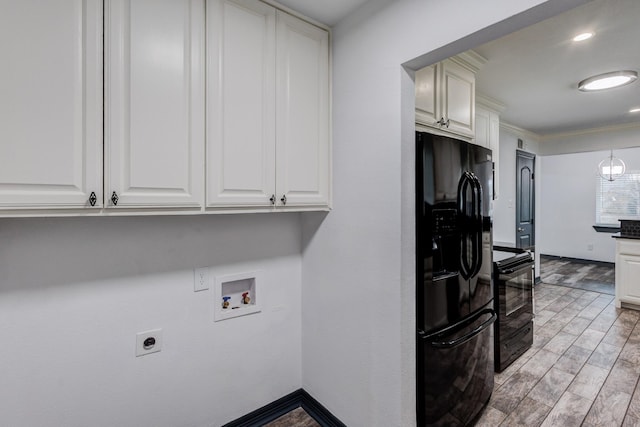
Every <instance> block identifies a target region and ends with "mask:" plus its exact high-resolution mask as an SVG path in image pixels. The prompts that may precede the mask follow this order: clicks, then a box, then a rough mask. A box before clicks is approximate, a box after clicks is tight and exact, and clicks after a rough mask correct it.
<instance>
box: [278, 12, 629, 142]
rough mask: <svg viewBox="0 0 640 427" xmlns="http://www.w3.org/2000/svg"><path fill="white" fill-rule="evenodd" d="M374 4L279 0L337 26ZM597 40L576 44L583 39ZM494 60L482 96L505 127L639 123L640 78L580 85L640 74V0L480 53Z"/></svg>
mask: <svg viewBox="0 0 640 427" xmlns="http://www.w3.org/2000/svg"><path fill="white" fill-rule="evenodd" d="M366 1H368V0H323V1H317V0H279V2H280V3H281V4H283V5H285V6H288V7H290V8H292V9H294V10H296V11H298V12H300V13H302V14H304V15H307V16H309V17H311V18H313V19H315V20H317V21H319V22H322V23H324V24H326V25H329V26H333V25H335V24H337V23H338V22H339V21H340V20H341V19H342V18H344V17H345V16H346V15H348V14H349V13H350V12H352V11H353V10H355V9H356V8H357V7H358V6H360V5H362V4H363V3H365V2H366ZM584 31H591V32H594V33H595V36H594V37H593V38H591V39H589V40H587V41H584V42H581V43H575V42H573V41H572V40H571V39H572V38H573V36H575V35H576V34H578V33H581V32H584ZM474 50H475V51H476V52H477V53H479V54H480V55H482V56H483V57H485V58H486V59H487V63H486V64H485V65H484V66H483V67H482V68H481V69H480V71H479V72H478V74H477V76H476V84H477V90H478V92H479V93H481V94H484V95H486V96H488V97H490V98H493V99H495V100H497V101H499V102H500V103H502V104H504V105H505V110H504V111H503V112H502V113H501V115H500V118H501V121H503V122H506V123H509V124H511V125H514V126H518V127H520V128H523V129H526V130H528V131H531V132H534V133H537V134H539V135H543V136H544V135H552V134H557V133H562V132H570V131H577V130H584V129H592V128H597V127H603V126H610V125H616V124H623V123H631V122H635V123H638V124H639V125H640V113H635V114H631V113H629V110H630V109H631V108H634V107H635V108H639V107H640V79H639V80H637V81H636V82H635V83H633V84H631V85H628V86H625V87H620V88H616V89H610V90H606V91H601V92H592V93H585V92H580V91H578V90H577V85H578V82H579V81H580V80H583V79H585V78H587V77H590V76H592V75H595V74H600V73H605V72H609V71H615V70H626V69H630V70H635V71H640V0H593V1H591V2H589V3H586V4H584V5H582V6H579V7H577V8H575V9H572V10H569V11H568V12H565V13H562V14H560V15H557V16H555V17H553V18H550V19H547V20H545V21H542V22H540V23H538V24H535V25H532V26H530V27H527V28H524V29H522V30H519V31H516V32H514V33H511V34H509V35H507V36H504V37H502V38H500V39H497V40H494V41H492V42H489V43H486V44H484V45H481V46H478V47H476V48H474Z"/></svg>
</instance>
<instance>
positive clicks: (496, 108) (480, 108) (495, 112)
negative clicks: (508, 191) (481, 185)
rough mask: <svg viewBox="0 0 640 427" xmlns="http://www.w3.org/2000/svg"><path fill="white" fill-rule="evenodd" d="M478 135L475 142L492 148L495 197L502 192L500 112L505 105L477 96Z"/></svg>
mask: <svg viewBox="0 0 640 427" xmlns="http://www.w3.org/2000/svg"><path fill="white" fill-rule="evenodd" d="M476 100H477V103H476V135H475V138H474V140H473V143H474V144H477V145H481V146H483V147H486V148H488V149H490V150H491V153H492V156H491V158H492V161H493V172H494V173H493V198H494V199H497V198H498V194H499V192H500V187H499V184H500V113H501V112H502V111H504V108H505V106H504V105H502V104H500V103H499V102H497V101H495V100H492V99H490V98H487V97H484V96H477V97H476Z"/></svg>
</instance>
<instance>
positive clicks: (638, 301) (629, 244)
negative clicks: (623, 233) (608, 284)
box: [615, 238, 640, 308]
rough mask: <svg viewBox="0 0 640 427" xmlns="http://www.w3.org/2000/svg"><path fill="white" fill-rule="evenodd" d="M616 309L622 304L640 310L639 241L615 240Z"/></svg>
mask: <svg viewBox="0 0 640 427" xmlns="http://www.w3.org/2000/svg"><path fill="white" fill-rule="evenodd" d="M615 276H616V284H615V293H616V307H620V306H621V305H622V304H623V303H627V304H632V305H633V306H635V307H634V308H640V282H639V281H638V277H640V240H636V239H624V238H618V239H616V271H615Z"/></svg>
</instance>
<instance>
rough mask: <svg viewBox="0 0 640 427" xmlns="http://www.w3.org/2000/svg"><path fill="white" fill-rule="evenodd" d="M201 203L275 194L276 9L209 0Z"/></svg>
mask: <svg viewBox="0 0 640 427" xmlns="http://www.w3.org/2000/svg"><path fill="white" fill-rule="evenodd" d="M207 26H208V29H209V30H208V32H207V65H208V68H207V206H220V207H247V206H255V207H264V206H267V207H269V206H271V205H272V200H273V201H275V167H276V162H275V144H276V132H275V120H276V111H275V84H274V82H275V73H276V31H275V28H276V10H275V9H274V8H273V7H271V6H268V5H266V4H264V3H261V2H257V1H251V0H245V1H242V0H235V1H232V0H210V1H208V2H207Z"/></svg>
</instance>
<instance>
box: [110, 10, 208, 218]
mask: <svg viewBox="0 0 640 427" xmlns="http://www.w3.org/2000/svg"><path fill="white" fill-rule="evenodd" d="M105 11H106V12H105V22H106V28H105V45H106V55H105V58H106V59H105V65H106V67H105V170H104V176H105V186H104V187H105V199H106V200H105V203H106V206H107V207H109V208H113V207H117V208H120V207H136V208H147V207H158V208H167V207H169V208H176V207H181V208H199V207H201V206H202V204H203V198H204V197H203V193H204V185H203V184H204V162H203V158H204V42H205V27H204V2H203V0H164V1H157V0H110V1H107V2H106V3H105Z"/></svg>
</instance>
